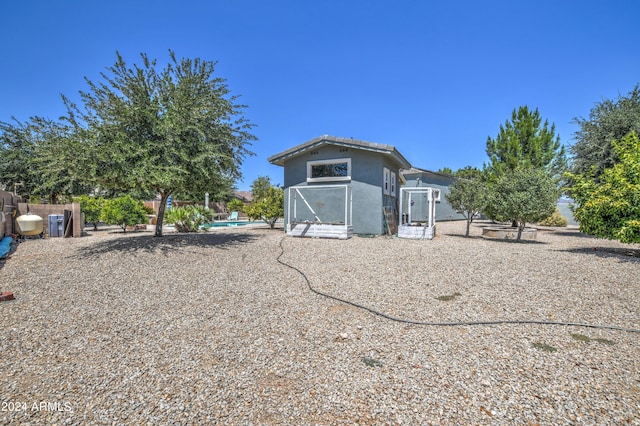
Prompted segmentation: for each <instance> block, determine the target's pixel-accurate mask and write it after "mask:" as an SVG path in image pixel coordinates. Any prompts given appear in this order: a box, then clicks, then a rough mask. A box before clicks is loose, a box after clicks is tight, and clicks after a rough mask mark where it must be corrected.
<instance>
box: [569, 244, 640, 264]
mask: <svg viewBox="0 0 640 426" xmlns="http://www.w3.org/2000/svg"><path fill="white" fill-rule="evenodd" d="M558 251H561V252H565V253H576V254H588V255H591V256H597V257H600V258H603V259H611V258H614V259H618V260H620V261H622V262H638V261H640V249H637V248H631V247H629V248H627V247H596V246H594V247H579V248H572V249H565V250H558Z"/></svg>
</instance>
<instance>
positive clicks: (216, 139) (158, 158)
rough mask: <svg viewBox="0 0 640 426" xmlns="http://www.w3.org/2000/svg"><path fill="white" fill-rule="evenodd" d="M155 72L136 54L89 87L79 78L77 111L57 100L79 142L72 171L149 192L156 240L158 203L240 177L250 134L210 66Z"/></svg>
mask: <svg viewBox="0 0 640 426" xmlns="http://www.w3.org/2000/svg"><path fill="white" fill-rule="evenodd" d="M169 57H170V60H169V62H168V64H167V65H166V66H165V67H164V69H162V70H160V71H159V70H157V62H156V60H152V59H150V58H149V57H148V56H147V55H146V54H141V58H142V64H141V65H138V64H134V65H133V66H132V67H130V66H128V65H127V64H126V63H125V61H124V59H123V58H122V56H121V55H120V54H119V53H117V60H116V62H115V64H114V65H113V66H111V67H109V68H107V71H106V72H103V73H102V74H101V76H102V81H100V82H98V83H96V82H93V81H91V80H89V79H86V81H87V84H88V86H89V90H87V91H81V92H80V98H81V106H78V105H76V104H74V103H73V102H72V101H71V100H70V99H69V98H66V97H63V98H64V101H65V104H66V105H67V109H68V117H67V119H68V120H69V122H70V123H71V124H73V125H74V128H75V130H76V132H77V134H78V137H79V140H81V141H82V142H83V147H82V149H81V152H78V153H77V154H76V157H75V158H76V160H75V161H74V162H73V165H74V170H75V172H76V173H81V174H83V175H85V176H89V177H91V178H93V179H94V181H95V183H96V184H97V185H99V186H100V187H101V188H106V189H111V190H134V191H149V190H151V191H155V192H156V193H158V194H159V195H160V198H161V202H160V209H159V212H158V219H157V226H156V236H161V235H162V223H163V219H164V211H165V206H166V201H167V199H168V197H169V195H171V194H174V193H187V194H196V193H197V194H200V196H201V197H200V198H202V197H203V196H204V193H205V192H210V193H215V192H217V188H219V187H220V186H221V185H229V183H230V182H232V181H233V180H235V179H236V178H238V177H240V165H241V163H242V161H243V159H244V158H245V157H246V156H247V155H251V154H252V153H251V152H250V151H248V149H247V145H249V144H250V142H251V141H252V140H255V139H256V138H255V136H254V135H252V134H251V133H250V131H251V128H252V127H253V125H252V124H250V123H249V122H248V121H247V119H246V118H245V117H244V116H243V115H242V112H243V110H244V108H246V106H245V105H241V104H239V103H237V100H238V98H237V96H233V95H231V94H230V90H229V88H228V86H227V85H226V82H225V80H224V79H222V78H219V77H215V76H214V70H215V65H216V63H215V62H211V61H206V60H202V59H199V58H196V59H179V60H178V59H177V58H176V55H175V54H174V52H171V51H170V52H169Z"/></svg>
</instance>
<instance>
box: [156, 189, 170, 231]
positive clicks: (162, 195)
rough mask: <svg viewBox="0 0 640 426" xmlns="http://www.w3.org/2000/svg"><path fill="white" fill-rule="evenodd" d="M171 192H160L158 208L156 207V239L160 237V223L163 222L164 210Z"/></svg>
mask: <svg viewBox="0 0 640 426" xmlns="http://www.w3.org/2000/svg"><path fill="white" fill-rule="evenodd" d="M169 195H171V192H162V191H161V192H160V207H158V218H157V219H156V233H155V236H156V237H162V222H164V210H165V208H166V207H167V199H168V198H169Z"/></svg>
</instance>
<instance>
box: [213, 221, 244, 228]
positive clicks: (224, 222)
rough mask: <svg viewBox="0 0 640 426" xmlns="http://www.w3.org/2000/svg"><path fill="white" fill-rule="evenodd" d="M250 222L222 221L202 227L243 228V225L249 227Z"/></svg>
mask: <svg viewBox="0 0 640 426" xmlns="http://www.w3.org/2000/svg"><path fill="white" fill-rule="evenodd" d="M248 223H249V222H239V221H234V220H224V221H220V222H212V223H205V224H204V225H202V228H219V227H223V226H242V225H247V224H248Z"/></svg>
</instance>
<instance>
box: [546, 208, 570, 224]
mask: <svg viewBox="0 0 640 426" xmlns="http://www.w3.org/2000/svg"><path fill="white" fill-rule="evenodd" d="M568 223H569V221H568V220H567V218H566V217H564V216H562V213H560V210H558V208H556V210H555V211H554V212H553V214H552V215H551V216H549V217H548V218H546V219H544V220H542V221H541V222H540V225H542V226H558V227H564V226H567V224H568Z"/></svg>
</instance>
